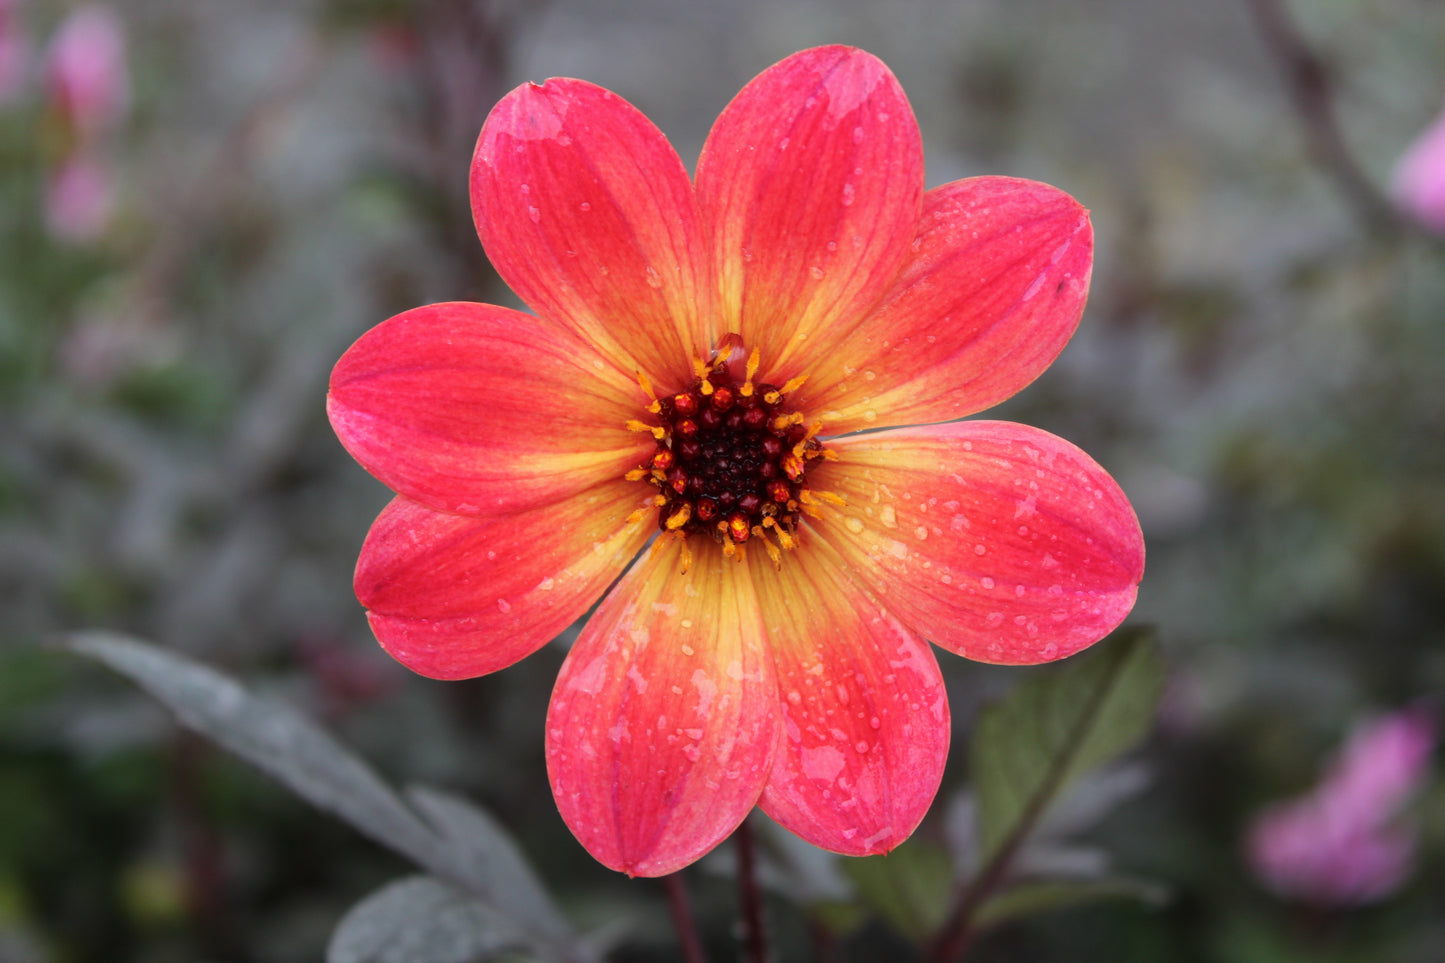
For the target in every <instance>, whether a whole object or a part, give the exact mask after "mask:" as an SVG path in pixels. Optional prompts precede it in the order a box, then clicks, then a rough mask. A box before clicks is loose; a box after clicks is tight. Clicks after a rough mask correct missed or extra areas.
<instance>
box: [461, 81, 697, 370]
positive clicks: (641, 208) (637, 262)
mask: <svg viewBox="0 0 1445 963" xmlns="http://www.w3.org/2000/svg"><path fill="white" fill-rule="evenodd" d="M471 194H472V213H473V216H474V218H475V220H476V224H477V233H478V234H479V235H480V237H481V240H482V245H483V247H485V248H486V251H487V256H488V257H490V258H491V260H492V264H493V266H495V267H496V269H497V272H498V273H499V274H500V275H501V276H502V279H503V280H504V281H506V282H507V284H509V285H511V288H512V290H513V291H515V292H516V293H517V295H518V296H519V297H521V299H522V300H523V301H525V302H527V304H529V305H531V306H532V308H533V309H535V310H536V311H537V312H538V313H539V314H543V315H546V316H548V317H551V318H554V319H556V320H558V321H559V322H561V323H563V324H565V325H567V326H568V327H570V328H571V329H572V330H573V331H574V332H576V333H577V334H579V335H581V336H582V337H584V338H585V339H586V340H588V341H590V342H592V343H593V344H595V345H597V346H598V348H599V349H600V350H601V351H602V352H604V353H605V354H606V355H607V356H608V358H609V359H611V360H612V361H613V362H614V363H615V364H616V365H617V366H618V367H620V368H622V369H623V370H625V371H627V372H629V373H632V372H635V371H640V372H642V373H643V374H646V375H647V376H648V377H650V378H651V379H652V380H653V381H654V382H657V383H659V384H660V385H661V386H662V387H663V388H664V389H665V390H676V389H677V388H680V387H682V383H683V382H685V381H686V380H687V379H688V378H690V377H691V368H690V364H691V361H692V359H693V358H696V357H699V356H706V354H707V351H708V349H709V348H710V347H711V340H712V325H713V322H714V317H713V291H714V284H713V281H712V265H711V260H710V253H709V252H708V249H707V246H706V244H705V243H704V239H703V233H702V229H701V226H700V221H699V216H698V208H697V200H696V198H695V197H694V195H693V190H692V182H691V181H690V180H689V179H688V176H687V169H686V168H685V167H683V164H682V161H681V160H679V159H678V156H677V152H676V151H674V150H673V148H672V145H671V144H669V143H668V142H667V138H666V137H664V136H663V135H662V132H661V131H659V130H658V129H657V128H656V127H655V126H654V125H653V124H652V122H651V121H650V120H648V119H647V118H646V117H644V116H643V115H642V114H641V113H640V112H639V111H638V110H637V109H636V108H635V107H633V106H632V105H631V104H629V103H628V102H627V101H625V100H623V99H622V98H621V97H619V96H617V95H616V94H614V93H612V92H611V91H608V90H604V89H603V88H601V87H598V86H595V85H593V84H589V83H587V82H585V81H581V80H572V79H567V78H554V79H552V80H548V81H547V82H546V83H543V84H523V85H522V86H520V87H518V88H517V89H516V90H513V91H512V92H511V93H509V94H508V95H507V96H506V97H504V98H503V99H502V100H501V102H500V103H498V104H497V106H496V107H494V108H493V109H492V112H491V114H490V116H488V118H487V122H486V124H485V125H484V126H483V127H482V133H481V136H480V138H479V139H478V140H477V148H476V153H475V155H474V156H473V158H472V168H471Z"/></svg>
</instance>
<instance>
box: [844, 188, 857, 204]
mask: <svg viewBox="0 0 1445 963" xmlns="http://www.w3.org/2000/svg"><path fill="white" fill-rule="evenodd" d="M854 193H855V191H854V190H853V185H852V184H844V185H843V206H844V207H848V206H850V205H851V204H852V203H853V195H854Z"/></svg>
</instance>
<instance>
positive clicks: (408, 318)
mask: <svg viewBox="0 0 1445 963" xmlns="http://www.w3.org/2000/svg"><path fill="white" fill-rule="evenodd" d="M646 403H647V399H646V397H645V395H643V393H642V391H641V389H640V387H639V386H638V385H637V384H636V382H632V381H629V379H628V377H627V376H626V375H624V374H623V373H622V372H620V371H619V370H618V369H617V368H615V367H613V366H612V365H610V364H608V363H606V362H605V361H604V360H603V359H602V357H601V356H600V355H598V354H597V353H596V352H595V351H593V350H592V349H591V348H590V347H588V346H587V345H586V344H585V343H583V342H581V341H579V340H578V339H577V338H575V337H573V336H572V335H570V334H568V333H567V332H566V331H564V330H562V329H560V328H558V327H556V326H555V325H552V324H550V323H548V322H546V321H545V320H543V319H540V318H534V317H532V316H531V315H527V314H522V313H520V312H518V311H511V310H508V309H506V308H499V307H494V306H493V305H489V304H471V303H466V302H453V303H447V304H432V305H427V306H426V307H421V308H416V309H414V310H411V311H407V312H405V313H403V314H399V315H397V316H396V317H393V318H391V319H390V320H387V321H384V322H382V323H381V324H379V325H377V326H376V327H375V328H372V329H371V330H370V331H368V332H367V333H366V334H364V335H362V336H361V338H360V339H359V340H358V341H357V342H356V343H355V344H354V345H352V346H351V347H350V348H349V349H348V350H347V352H346V353H345V354H344V355H343V356H342V357H341V360H340V361H338V362H337V363H336V368H335V370H333V371H332V374H331V391H330V395H329V396H328V398H327V414H328V415H329V416H330V418H331V425H332V427H333V428H334V429H335V430H336V434H337V437H339V438H340V439H341V443H342V445H344V446H345V447H346V450H347V451H349V452H350V453H351V454H352V456H353V457H354V458H355V459H356V460H357V461H359V462H361V464H362V465H363V466H364V467H365V468H366V469H367V471H369V472H371V473H372V474H373V475H375V476H376V477H377V478H378V479H380V480H381V481H382V483H383V484H385V485H386V486H387V487H388V488H390V489H392V490H393V491H396V492H399V493H400V494H402V495H405V496H407V497H408V498H411V499H413V500H415V501H418V502H421V503H423V504H425V505H427V506H429V507H431V508H435V509H439V510H441V511H448V512H457V513H461V514H474V515H480V514H498V513H505V512H509V511H519V510H524V509H527V508H532V507H536V506H539V505H545V504H548V503H551V502H556V501H559V500H561V499H564V498H568V497H570V496H572V495H574V494H576V493H578V492H581V491H583V490H585V489H587V488H590V487H592V486H593V485H597V484H601V483H603V482H606V481H611V480H613V479H616V478H619V477H621V476H622V475H623V474H624V473H626V472H627V471H628V470H629V469H631V468H634V467H636V466H638V465H640V464H642V463H643V462H644V461H645V460H646V458H647V457H648V455H649V454H650V452H651V451H652V450H653V440H652V436H651V435H649V434H647V433H645V432H633V431H628V430H627V428H626V423H627V421H628V420H629V419H631V418H635V417H636V416H637V413H638V412H639V411H640V410H641V406H642V405H645V404H646Z"/></svg>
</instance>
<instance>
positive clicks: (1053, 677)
mask: <svg viewBox="0 0 1445 963" xmlns="http://www.w3.org/2000/svg"><path fill="white" fill-rule="evenodd" d="M1163 678H1164V670H1163V665H1162V663H1161V662H1160V660H1159V657H1158V655H1157V653H1156V651H1155V648H1154V644H1153V641H1152V639H1151V638H1150V636H1149V635H1148V634H1147V633H1144V632H1122V633H1118V634H1116V635H1115V636H1114V637H1113V638H1111V639H1109V640H1107V641H1105V642H1102V643H1100V644H1099V645H1097V646H1095V647H1094V648H1093V649H1092V650H1090V651H1089V652H1088V653H1086V654H1084V655H1082V656H1079V657H1076V658H1075V659H1072V660H1070V661H1069V662H1068V663H1066V664H1064V665H1063V666H1061V667H1059V668H1057V669H1054V670H1052V671H1050V672H1047V673H1043V674H1040V675H1037V676H1035V677H1033V678H1031V679H1029V680H1028V681H1026V682H1024V683H1023V684H1022V685H1020V686H1019V687H1018V688H1017V689H1015V690H1014V691H1013V692H1012V693H1011V694H1010V695H1009V696H1008V697H1007V698H1006V699H1004V700H1003V701H1002V702H1000V703H998V704H996V705H993V706H991V707H990V708H988V709H986V710H985V711H984V712H983V713H982V714H981V715H980V717H979V720H978V724H977V726H976V727H975V729H974V733H973V741H972V744H971V757H972V768H973V773H972V775H973V787H974V792H975V793H976V795H977V799H978V822H979V838H980V841H981V844H982V845H981V849H982V854H983V860H982V862H983V864H984V865H987V864H988V863H989V862H990V861H991V860H993V859H994V858H995V857H997V856H998V855H999V853H1000V851H1001V849H1002V848H1003V847H1004V846H1005V845H1017V843H1018V842H1019V841H1021V840H1022V839H1023V837H1024V836H1025V835H1026V834H1027V833H1028V832H1029V831H1030V829H1031V828H1032V827H1033V826H1034V825H1035V824H1036V823H1037V822H1038V820H1039V819H1041V818H1042V816H1043V815H1044V812H1045V811H1046V810H1047V808H1048V806H1049V804H1050V803H1051V802H1052V801H1053V800H1054V799H1055V798H1056V797H1057V796H1058V794H1059V793H1060V792H1062V791H1063V790H1064V789H1065V788H1066V787H1067V786H1068V784H1069V783H1070V781H1071V780H1073V779H1074V778H1075V777H1076V776H1078V775H1079V774H1080V773H1083V772H1085V771H1086V770H1088V769H1091V768H1093V767H1094V766H1098V765H1100V764H1102V763H1105V762H1108V761H1109V760H1110V759H1113V758H1114V757H1115V756H1117V755H1119V754H1120V753H1122V752H1124V751H1126V750H1127V749H1129V748H1131V747H1132V746H1133V745H1134V744H1135V743H1136V742H1138V741H1139V740H1140V739H1141V738H1142V737H1143V736H1144V734H1145V733H1146V732H1147V731H1148V729H1149V726H1150V724H1151V723H1152V721H1153V718H1154V709H1155V706H1156V704H1157V703H1158V700H1159V692H1160V688H1161V686H1162V683H1163Z"/></svg>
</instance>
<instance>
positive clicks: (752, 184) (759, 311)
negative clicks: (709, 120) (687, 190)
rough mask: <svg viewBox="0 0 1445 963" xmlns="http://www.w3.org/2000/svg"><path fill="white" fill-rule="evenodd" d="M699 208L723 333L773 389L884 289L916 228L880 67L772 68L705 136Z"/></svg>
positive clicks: (914, 129) (823, 56) (898, 125)
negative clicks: (756, 357)
mask: <svg viewBox="0 0 1445 963" xmlns="http://www.w3.org/2000/svg"><path fill="white" fill-rule="evenodd" d="M697 194H698V198H699V200H700V202H701V205H702V211H703V218H704V222H705V225H706V229H707V232H708V235H709V237H710V239H711V243H712V247H713V255H714V257H715V259H716V265H717V270H718V284H719V288H720V299H721V315H722V321H723V325H724V327H725V328H726V329H727V330H729V331H736V332H739V333H741V334H742V336H743V339H744V341H745V342H746V343H747V344H749V345H751V346H755V347H757V348H758V349H759V350H760V351H761V354H762V358H763V363H764V366H765V371H766V372H767V374H768V375H769V376H770V377H773V378H775V379H776V380H777V381H778V382H779V383H781V382H783V381H786V380H788V379H789V378H791V377H793V376H795V375H798V374H802V373H805V369H804V363H805V362H806V359H807V358H808V357H810V356H814V355H816V354H817V353H818V352H820V351H823V350H826V349H827V348H828V344H829V340H828V339H830V338H836V336H837V329H838V328H839V326H840V325H844V326H846V325H847V324H851V323H853V322H854V321H856V319H858V318H859V317H861V316H862V314H863V313H864V312H866V311H867V310H868V309H869V308H870V307H872V305H873V304H874V303H875V302H876V301H878V299H879V298H881V297H882V296H883V295H884V293H885V292H887V290H888V289H889V288H890V286H891V285H892V284H893V281H894V279H895V278H896V277H897V274H898V272H899V270H900V269H901V268H902V266H903V263H904V260H905V258H906V257H907V256H908V254H909V250H910V245H911V244H912V242H913V239H914V235H915V234H916V232H917V228H918V213H919V205H920V203H921V198H922V194H923V145H922V139H921V137H920V135H919V131H918V123H917V121H915V120H914V118H913V110H912V108H911V107H910V106H909V104H908V99H907V97H905V96H904V93H903V89H902V87H900V86H899V84H898V81H897V79H896V78H895V77H894V76H893V74H892V73H891V72H890V71H889V70H888V68H887V67H886V66H884V64H883V63H882V61H880V60H878V59H877V58H876V57H874V56H872V55H871V54H868V53H865V52H864V51H861V50H857V49H854V48H851V47H837V46H835V47H818V48H815V49H812V50H805V51H803V52H801V53H798V54H795V55H794V56H792V57H789V58H787V59H786V60H783V61H782V62H780V63H778V64H775V65H774V66H772V67H770V68H768V69H767V70H765V71H764V72H763V73H762V74H760V75H759V76H758V77H757V78H756V79H754V80H753V81H752V82H751V83H749V84H748V85H747V86H746V87H744V88H743V90H742V92H741V93H739V94H738V95H737V97H735V98H734V99H733V101H732V103H730V104H729V105H728V106H727V108H726V109H725V110H724V111H723V113H722V115H721V116H720V117H719V118H718V119H717V122H716V123H715V124H714V125H713V129H712V132H711V133H710V134H709V135H708V139H707V143H706V144H705V145H704V147H703V151H702V157H701V158H700V159H699V161H698V166H697Z"/></svg>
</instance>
